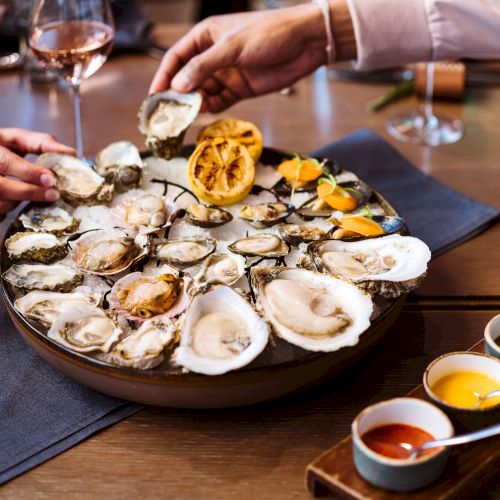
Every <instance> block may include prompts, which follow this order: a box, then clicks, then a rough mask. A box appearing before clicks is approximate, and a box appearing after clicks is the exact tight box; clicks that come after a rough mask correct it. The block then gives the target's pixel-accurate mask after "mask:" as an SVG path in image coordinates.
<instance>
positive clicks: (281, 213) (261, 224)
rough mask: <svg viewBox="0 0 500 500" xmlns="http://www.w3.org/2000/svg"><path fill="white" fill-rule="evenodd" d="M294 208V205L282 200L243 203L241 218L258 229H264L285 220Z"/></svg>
mask: <svg viewBox="0 0 500 500" xmlns="http://www.w3.org/2000/svg"><path fill="white" fill-rule="evenodd" d="M294 210H295V207H294V206H293V205H290V204H288V203H281V202H275V203H260V204H258V205H243V206H242V207H241V208H240V219H243V220H246V221H247V222H248V223H249V224H250V225H251V226H253V227H255V228H257V229H264V228H266V227H271V226H274V224H278V223H279V222H283V221H284V220H285V219H286V218H287V217H289V216H290V215H291V214H292V213H293V212H294Z"/></svg>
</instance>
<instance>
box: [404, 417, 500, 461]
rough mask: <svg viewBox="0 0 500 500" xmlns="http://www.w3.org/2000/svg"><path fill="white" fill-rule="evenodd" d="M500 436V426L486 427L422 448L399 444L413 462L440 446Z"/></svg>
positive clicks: (426, 444)
mask: <svg viewBox="0 0 500 500" xmlns="http://www.w3.org/2000/svg"><path fill="white" fill-rule="evenodd" d="M499 434H500V424H496V425H492V426H491V427H486V428H485V429H481V430H480V431H476V432H470V433H468V434H462V435H461V436H454V437H451V438H448V439H437V440H435V441H427V443H424V444H423V445H422V446H419V447H418V448H415V447H413V446H412V445H411V444H409V443H399V446H401V448H404V449H405V450H408V451H409V452H410V456H409V457H408V459H409V460H414V459H415V458H417V457H418V455H420V453H422V452H423V451H425V450H428V449H430V448H439V447H441V446H455V445H457V444H467V443H472V442H473V441H479V440H480V439H485V438H487V437H492V436H497V435H499Z"/></svg>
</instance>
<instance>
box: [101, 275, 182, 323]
mask: <svg viewBox="0 0 500 500" xmlns="http://www.w3.org/2000/svg"><path fill="white" fill-rule="evenodd" d="M188 285H189V279H188V278H184V279H183V278H181V277H180V276H176V275H174V274H161V275H159V276H148V275H146V274H144V273H139V272H137V273H131V274H128V275H126V276H124V277H123V278H120V279H119V280H118V281H117V282H116V283H115V284H114V285H113V288H112V289H111V293H110V294H109V295H108V302H109V306H110V308H111V309H114V310H115V311H116V312H117V313H118V314H123V315H125V316H126V317H127V318H128V319H131V320H133V321H144V320H146V319H150V318H153V317H156V318H161V317H163V316H166V317H168V318H173V317H175V316H178V315H179V314H181V313H182V312H184V310H185V309H186V307H187V302H188V296H187V292H186V289H187V287H188Z"/></svg>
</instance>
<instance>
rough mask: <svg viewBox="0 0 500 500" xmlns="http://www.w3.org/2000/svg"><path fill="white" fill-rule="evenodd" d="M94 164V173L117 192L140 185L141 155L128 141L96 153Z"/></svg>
mask: <svg viewBox="0 0 500 500" xmlns="http://www.w3.org/2000/svg"><path fill="white" fill-rule="evenodd" d="M95 163H96V166H95V170H96V172H97V173H98V174H99V175H101V176H102V177H104V178H105V179H106V180H107V181H108V182H110V183H112V184H114V186H115V189H116V190H117V191H126V190H128V189H132V188H137V187H139V186H140V185H141V182H142V172H143V170H142V169H143V163H142V159H141V155H140V153H139V150H138V149H137V148H136V147H135V146H134V145H133V144H132V143H131V142H129V141H118V142H113V143H111V144H110V145H109V146H107V147H105V148H104V149H102V150H101V151H99V152H98V153H97V155H96V157H95Z"/></svg>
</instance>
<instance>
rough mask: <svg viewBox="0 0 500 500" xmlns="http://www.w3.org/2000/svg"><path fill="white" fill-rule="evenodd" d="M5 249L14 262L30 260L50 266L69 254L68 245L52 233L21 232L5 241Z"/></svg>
mask: <svg viewBox="0 0 500 500" xmlns="http://www.w3.org/2000/svg"><path fill="white" fill-rule="evenodd" d="M5 248H6V250H7V253H8V254H9V257H10V258H11V259H12V260H17V261H18V260H29V261H33V262H42V263H44V264H49V263H51V262H54V261H56V260H60V259H62V258H63V257H64V256H65V255H66V254H67V253H68V247H67V245H66V243H62V242H61V241H59V239H58V238H57V236H55V235H54V234H52V233H42V232H34V231H20V232H18V233H15V234H13V235H12V236H11V237H10V238H8V239H7V240H6V241H5Z"/></svg>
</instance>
